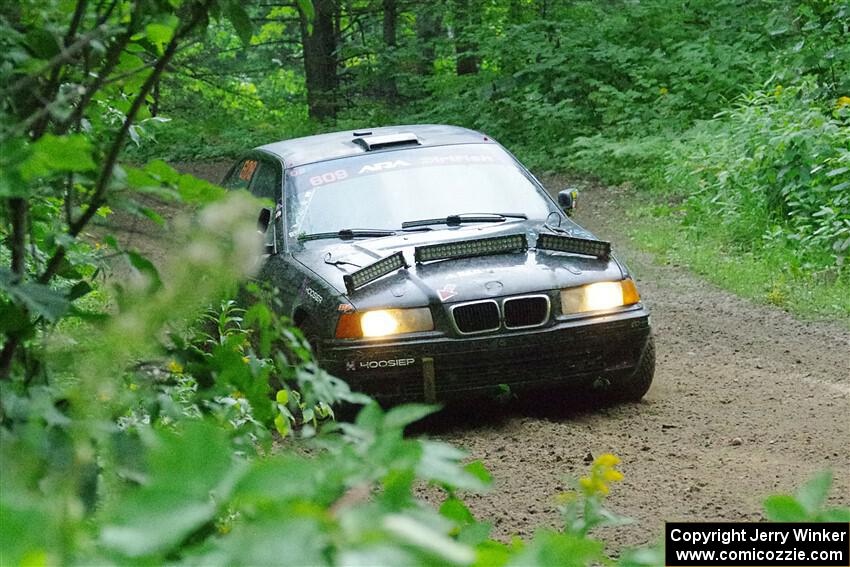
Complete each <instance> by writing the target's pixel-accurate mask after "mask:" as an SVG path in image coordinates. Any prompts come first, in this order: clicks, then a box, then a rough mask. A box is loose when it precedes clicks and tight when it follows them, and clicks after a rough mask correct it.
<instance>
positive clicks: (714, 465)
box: [181, 165, 850, 549]
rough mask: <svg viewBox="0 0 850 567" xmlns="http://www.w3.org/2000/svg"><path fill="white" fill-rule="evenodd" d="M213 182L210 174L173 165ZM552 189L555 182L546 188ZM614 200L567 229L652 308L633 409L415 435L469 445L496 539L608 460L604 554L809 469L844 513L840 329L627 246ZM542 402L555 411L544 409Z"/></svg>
mask: <svg viewBox="0 0 850 567" xmlns="http://www.w3.org/2000/svg"><path fill="white" fill-rule="evenodd" d="M181 169H183V170H184V171H185V170H189V171H191V172H192V173H194V174H196V175H199V176H202V177H207V178H210V179H211V180H213V181H218V180H220V177H221V175H222V173H223V168H222V167H221V165H211V166H206V165H194V166H192V167H184V168H181ZM559 185H560V184H555V183H553V186H559ZM623 201H624V200H623V194H622V193H618V192H617V191H616V190H613V189H608V188H593V189H591V190H589V191H586V192H584V193H583V194H582V198H581V208H580V211H579V214H578V220H579V221H580V222H581V223H582V224H584V225H585V226H586V227H587V228H589V229H591V230H592V231H593V232H594V233H596V234H597V235H598V236H599V237H601V238H605V239H609V240H612V241H613V242H614V243H615V251H616V252H617V254H618V255H619V256H620V257H621V258H624V259H625V260H626V261H627V263H628V264H629V265H630V267H631V269H632V270H633V271H634V272H635V273H636V275H637V278H638V283H639V286H640V290H641V292H642V294H643V296H644V299H645V301H646V302H647V303H648V304H649V306H650V307H651V309H652V321H653V325H654V330H655V334H656V344H657V349H658V369H657V373H656V377H655V383H654V385H653V387H652V389H651V390H650V391H649V394H648V395H647V396H646V398H645V399H644V401H643V402H641V403H640V404H632V405H625V406H620V407H613V408H603V409H599V408H596V409H588V408H586V407H583V406H582V405H581V404H576V403H570V402H569V400H568V399H567V394H565V400H564V404H563V406H564V407H563V408H557V406H558V405H559V404H555V406H556V410H555V411H552V408H551V407H550V408H548V409H540V408H535V407H534V406H533V404H532V406H531V407H529V406H528V405H526V406H521V407H514V406H508V407H507V408H504V407H498V406H497V407H490V406H485V407H479V408H473V409H471V410H470V409H469V408H467V409H465V410H461V411H458V410H455V411H453V412H450V413H449V414H447V415H444V416H440V417H439V418H438V419H437V420H435V421H437V423H436V424H431V425H430V426H428V427H427V428H426V429H427V430H426V433H428V434H430V435H432V436H435V437H439V438H441V439H444V440H447V441H450V442H452V443H455V444H457V445H459V446H462V447H464V448H466V449H467V450H468V451H469V452H470V453H471V456H472V457H473V458H476V459H480V460H482V461H483V462H484V463H485V465H486V466H487V467H488V469H489V470H490V471H491V472H492V474H493V476H494V478H495V487H494V490H492V491H491V492H490V493H489V494H484V495H470V496H469V497H468V501H469V503H470V504H471V507H472V509H473V512H474V513H475V514H476V515H477V516H478V517H479V518H481V519H489V520H490V521H492V522H493V523H494V535H496V536H497V537H508V536H510V535H511V534H514V533H518V534H520V535H530V534H531V533H532V532H533V530H534V528H535V526H539V525H550V526H553V527H555V526H557V525H558V523H559V518H558V515H557V512H556V510H555V500H554V497H555V495H556V494H557V493H558V491H559V490H562V489H564V488H565V487H566V486H567V485H566V483H565V482H564V478H565V477H567V476H578V475H581V474H582V473H584V471H585V470H586V469H587V463H586V460H588V459H589V458H591V457H590V455H593V456H596V455H599V454H602V453H606V452H611V453H614V454H616V455H618V456H619V457H620V458H621V459H622V464H621V467H620V468H621V469H622V471H623V472H624V473H625V480H624V481H623V482H622V483H620V484H619V485H617V486H615V487H614V488H613V490H612V494H611V496H610V500H609V504H610V507H611V508H613V509H614V510H616V511H617V512H619V513H621V514H625V515H627V516H630V517H632V518H634V519H635V520H636V523H635V524H633V525H631V526H627V527H622V528H616V529H611V530H610V531H608V532H606V533H602V534H600V535H601V536H602V537H605V538H606V539H608V540H609V541H610V542H611V544H612V548H614V549H617V548H619V547H621V546H622V545H636V544H641V543H645V542H651V541H655V540H656V538H658V537H659V535H660V534H661V533H662V531H663V522H664V520H756V519H759V518H760V510H761V501H762V499H763V498H764V497H765V496H767V495H769V494H773V493H777V492H791V491H793V490H794V489H795V488H796V487H798V486H799V485H800V484H801V483H803V482H804V481H805V480H806V479H807V478H809V477H810V476H811V475H812V474H814V473H815V472H817V471H820V470H822V469H824V468H830V469H832V471H833V472H834V475H835V484H834V487H833V492H832V497H831V501H832V503H834V504H842V505H850V450H848V447H850V333H848V332H847V331H846V330H845V329H844V328H842V327H839V326H837V325H831V324H828V323H811V322H800V321H798V320H796V319H795V318H793V317H792V316H790V315H788V314H786V313H784V312H783V311H780V310H778V309H776V308H771V307H766V306H760V305H755V304H752V303H750V302H748V301H745V300H742V299H739V298H737V297H735V296H733V295H731V294H729V293H726V292H724V291H721V290H718V289H717V288H715V287H713V286H711V285H709V284H707V283H705V282H704V281H702V280H700V279H699V278H698V277H695V276H693V275H691V274H690V273H689V272H688V271H687V270H686V269H684V268H680V267H676V266H667V265H661V264H659V263H657V262H656V261H655V260H654V258H653V257H652V256H651V255H647V254H644V253H641V252H638V251H637V249H636V247H635V246H634V244H633V243H632V242H630V240H629V238H628V235H627V234H626V233H627V227H624V226H622V225H621V224H620V223H619V222H618V221H616V220H614V219H620V218H622V215H620V214H618V210H621V208H622V207H623ZM550 405H551V404H550Z"/></svg>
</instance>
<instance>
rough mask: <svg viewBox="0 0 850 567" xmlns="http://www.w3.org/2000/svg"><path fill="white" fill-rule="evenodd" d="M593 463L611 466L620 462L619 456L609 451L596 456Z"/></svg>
mask: <svg viewBox="0 0 850 567" xmlns="http://www.w3.org/2000/svg"><path fill="white" fill-rule="evenodd" d="M593 464H594V465H599V466H601V467H613V466H616V465H618V464H620V458H619V457H617V456H616V455H612V454H611V453H605V454H604V455H600V456H598V457H596V460H595V461H593Z"/></svg>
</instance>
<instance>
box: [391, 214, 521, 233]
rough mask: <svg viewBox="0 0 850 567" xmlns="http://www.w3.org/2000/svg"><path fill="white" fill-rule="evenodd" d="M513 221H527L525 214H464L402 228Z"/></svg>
mask: <svg viewBox="0 0 850 567" xmlns="http://www.w3.org/2000/svg"><path fill="white" fill-rule="evenodd" d="M509 218H511V219H527V218H528V215H526V214H525V213H462V214H459V215H449V216H447V217H445V218H441V219H422V220H412V221H405V222H403V223H401V228H403V229H404V228H413V227H415V226H427V225H430V224H445V225H448V226H457V225H459V224H462V223H467V222H505V221H506V220H508V219H509Z"/></svg>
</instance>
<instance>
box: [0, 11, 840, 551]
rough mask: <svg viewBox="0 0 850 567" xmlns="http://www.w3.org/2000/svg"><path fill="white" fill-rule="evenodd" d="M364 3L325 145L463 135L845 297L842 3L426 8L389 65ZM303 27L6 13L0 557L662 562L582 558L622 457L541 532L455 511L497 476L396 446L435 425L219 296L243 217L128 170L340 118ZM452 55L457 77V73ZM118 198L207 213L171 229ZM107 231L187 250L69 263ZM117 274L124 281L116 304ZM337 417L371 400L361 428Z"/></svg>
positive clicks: (207, 17)
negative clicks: (414, 132) (600, 184)
mask: <svg viewBox="0 0 850 567" xmlns="http://www.w3.org/2000/svg"><path fill="white" fill-rule="evenodd" d="M370 6H371V5H369V6H367V5H366V4H362V3H357V2H355V3H353V4H350V5H347V6H346V7H345V10H343V11H341V12H340V13H339V18H338V20H337V21H336V22H335V25H337V26H338V28H339V29H337V30H336V31H337V32H338V34H339V39H340V41H341V42H342V44H341V45H340V46H339V51H338V53H339V54H340V65H339V66H340V69H339V71H340V72H339V75H340V77H339V78H340V79H341V81H340V84H341V86H340V91H341V92H340V93H336V94H339V95H340V96H339V97H338V98H340V99H342V100H345V101H346V106H345V107H344V108H343V109H342V110H341V112H340V119H339V125H352V126H355V125H356V126H362V125H363V124H364V122H371V123H378V122H402V121H406V120H411V121H414V120H415V121H447V122H455V123H460V124H466V125H469V126H473V127H476V128H481V129H484V130H487V131H488V132H490V133H493V134H495V135H497V136H498V137H500V138H501V139H503V141H505V142H507V143H509V144H510V145H511V146H512V147H517V148H520V150H521V153H522V155H523V157H525V158H527V159H529V160H530V162H531V163H533V164H535V165H537V166H541V167H542V166H544V165H545V166H546V167H550V168H560V167H565V166H572V167H575V168H578V169H580V170H583V171H589V172H595V173H596V174H599V175H604V176H608V177H609V178H612V179H616V180H618V181H631V182H633V183H636V184H639V185H640V186H641V187H642V188H649V189H652V190H654V191H655V192H657V193H659V194H663V195H667V196H671V197H678V198H680V197H681V196H684V197H685V199H683V200H681V205H672V206H667V207H656V208H655V209H653V211H651V214H652V215H660V216H663V217H664V218H665V219H666V220H668V221H670V222H668V223H667V224H664V225H663V226H668V227H670V226H674V227H675V231H676V232H675V234H676V235H679V234H681V232H682V231H684V232H685V234H686V235H687V237H688V238H691V239H700V238H703V239H705V238H710V239H711V241H712V242H717V243H719V245H718V247H717V249H720V248H722V245H729V244H730V243H734V244H735V245H736V246H737V247H738V248H737V249H738V250H740V251H742V252H743V253H745V254H749V255H750V256H749V257H753V258H754V257H756V256H759V255H760V256H762V257H768V258H773V257H778V258H780V259H781V262H783V263H784V264H786V266H785V268H783V269H784V270H785V271H784V272H783V271H782V270H773V272H774V273H777V272H778V273H781V274H783V276H784V275H786V274H787V275H788V277H797V276H799V275H801V274H802V275H808V276H810V275H811V274H813V273H814V274H820V275H822V276H823V277H824V278H832V280H833V281H834V282H837V283H838V285H843V284H842V282H845V283H846V271H845V262H844V258H845V257H846V255H847V254H846V251H847V249H848V245H849V244H848V243H850V234H848V230H850V228H848V226H849V225H850V220H848V197H847V196H848V191H847V190H848V183H850V178H848V171H849V170H848V168H850V163H848V160H850V157H848V156H850V147H848V145H847V144H848V139H850V137H848V136H847V125H848V122H847V121H848V114H847V113H848V109H850V99H848V98H847V96H848V89H850V86H849V85H848V84H847V82H846V80H847V79H846V78H847V77H848V76H850V74H848V73H847V63H846V62H847V61H848V59H850V58H848V57H847V54H848V53H847V49H848V46H847V44H846V41H845V39H846V37H845V36H846V26H847V22H848V13H850V11H848V5H847V3H846V2H820V1H815V0H811V1H805V2H795V3H791V2H778V3H762V4H758V3H750V4H744V5H742V4H741V3H740V2H733V1H731V0H730V1H723V2H709V1H708V0H700V1H698V2H690V3H688V4H687V5H682V6H677V7H676V8H675V9H671V8H670V3H669V2H664V1H661V0H653V1H647V2H637V3H635V2H627V3H598V2H584V1H583V2H571V3H557V5H556V6H550V5H549V3H544V4H543V5H541V4H540V3H539V2H535V1H532V0H519V1H517V2H511V3H480V2H472V3H471V6H472V10H471V11H470V13H460V12H459V11H456V10H452V9H446V8H451V7H452V6H454V4H449V3H425V4H423V5H422V6H419V5H416V6H413V7H405V8H404V9H403V10H402V14H401V16H400V17H399V22H398V23H399V27H400V29H399V32H398V33H397V34H396V35H397V38H398V45H386V41H385V40H384V39H385V38H384V37H383V36H382V34H381V33H379V31H378V30H379V29H381V28H382V24H383V22H382V21H380V19H379V18H378V17H377V15H376V14H378V12H377V11H375V10H373V9H365V8H370ZM443 12H445V13H443ZM300 14H305V15H306V16H307V17H308V18H310V17H312V15H313V14H314V10H313V9H312V4H311V3H310V2H309V1H307V0H299V1H298V2H297V8H296V7H293V6H254V5H246V4H244V3H241V2H236V1H235V0H191V1H185V0H184V1H183V2H153V3H152V2H136V1H133V0H119V1H117V2H107V3H90V2H84V1H80V2H77V3H68V2H59V1H49V2H42V1H34V0H32V1H25V2H18V3H7V4H4V6H3V8H2V9H0V32H1V33H0V47H2V50H0V79H2V81H0V82H2V84H3V85H4V87H3V90H2V92H1V93H0V94H2V100H0V118H2V123H0V199H2V208H1V209H0V214H2V219H3V224H2V225H0V237H2V238H1V239H2V246H0V260H2V261H3V262H4V263H6V264H8V265H9V268H5V267H4V268H1V269H0V332H2V333H3V337H4V343H3V350H2V356H0V540H2V542H3V551H2V555H0V563H2V564H4V565H5V564H12V565H16V564H109V563H116V564H161V563H169V564H199V565H217V564H221V565H238V564H245V565H256V564H270V563H286V562H292V563H297V564H315V565H325V564H328V565H331V564H346V565H352V564H354V565H375V564H434V563H440V564H457V565H488V566H489V565H496V566H498V565H538V564H540V565H542V564H546V565H550V564H558V565H562V564H566V565H597V564H606V565H615V564H620V565H623V566H626V565H660V564H661V563H662V558H661V556H660V554H659V551H658V549H644V550H638V551H634V552H625V553H623V554H622V556H621V558H620V559H619V560H617V561H612V560H610V559H609V558H608V557H607V556H606V553H605V546H604V543H603V542H602V541H601V540H599V539H596V537H595V533H596V532H595V530H597V529H598V528H601V527H604V526H615V525H619V524H622V523H624V522H625V521H626V519H624V518H621V517H619V516H617V515H616V514H614V513H613V512H611V511H609V510H607V508H606V507H605V497H606V495H607V494H608V491H609V485H610V483H612V482H615V481H617V480H619V479H620V478H621V477H622V474H621V473H620V472H619V471H617V470H616V468H615V467H616V465H617V460H616V457H614V456H612V455H603V456H602V457H600V458H599V459H597V461H596V462H594V464H593V465H592V467H591V469H590V471H589V473H588V475H587V476H586V477H583V478H581V479H579V480H578V481H577V482H576V483H574V489H573V490H571V491H568V492H566V493H564V494H562V495H559V496H558V497H557V501H558V504H559V507H560V511H561V513H562V517H563V528H562V529H560V530H553V529H540V530H538V531H537V532H536V533H535V535H534V537H533V538H531V539H530V540H528V541H522V540H520V539H519V538H515V539H514V540H513V541H512V542H511V543H510V544H505V543H503V542H498V541H495V540H492V539H490V538H489V531H490V526H489V524H487V523H486V521H481V520H480V519H478V518H476V517H475V516H474V515H473V514H472V513H471V511H470V510H469V508H468V507H467V506H466V505H465V504H464V502H463V496H464V494H465V492H467V491H480V490H486V489H488V488H489V487H490V485H491V478H490V475H489V473H488V472H487V470H486V469H485V468H484V466H483V465H482V464H481V463H480V462H471V463H470V462H467V461H468V457H467V455H466V454H465V453H464V452H463V451H462V450H460V449H458V448H455V447H453V446H451V445H448V444H445V443H442V442H437V441H433V440H429V439H425V438H414V437H408V436H405V428H406V427H407V426H409V425H410V424H411V423H414V422H415V421H417V420H419V419H421V418H423V417H425V416H427V415H429V414H431V413H432V412H434V411H435V410H436V408H434V407H432V406H420V405H413V406H400V407H396V408H392V409H390V410H389V411H385V410H383V409H382V408H381V407H380V406H378V405H377V404H376V403H374V402H371V401H370V400H368V399H367V398H365V397H363V396H361V395H358V394H356V393H353V392H351V391H350V389H349V388H348V386H347V385H346V384H345V383H344V382H342V381H340V380H338V379H337V378H335V377H333V376H330V375H328V374H327V373H326V372H324V371H322V370H321V368H319V367H318V365H317V363H316V361H315V359H314V358H313V355H312V353H311V351H310V348H309V345H308V343H307V342H306V341H305V340H304V337H303V336H302V335H301V333H300V332H299V331H298V330H297V329H294V328H292V327H291V325H290V323H289V322H288V321H286V320H285V319H283V318H281V317H279V316H278V315H277V313H278V312H279V310H278V309H277V306H276V305H275V302H276V301H277V299H276V295H277V294H276V292H275V290H265V289H260V288H258V287H257V286H254V285H250V284H249V285H245V286H244V288H243V289H242V291H241V292H240V293H239V294H238V300H236V299H229V298H230V297H232V296H233V295H234V290H235V289H236V288H237V286H238V285H239V282H240V281H243V280H244V279H245V278H246V277H247V276H248V275H250V273H251V272H252V270H253V269H255V267H256V262H257V258H256V255H257V254H256V253H257V251H258V249H259V242H258V238H257V234H256V230H255V223H254V222H253V221H255V218H256V215H255V212H256V207H257V204H256V203H255V202H253V201H251V200H249V199H247V198H246V197H244V196H241V195H227V194H225V193H224V192H223V190H221V189H220V188H217V187H215V186H212V185H210V184H208V183H206V182H203V181H200V180H197V179H195V178H192V177H191V176H186V175H181V174H179V173H177V172H176V171H174V170H173V169H171V168H170V167H169V166H168V165H166V164H165V163H164V162H162V161H157V160H153V161H149V158H152V157H156V156H160V157H167V158H170V159H200V158H214V157H221V156H226V155H229V154H232V153H235V152H237V151H241V150H243V149H244V148H245V147H247V146H251V145H257V144H260V143H263V142H267V141H272V140H276V139H280V138H284V137H294V136H297V135H301V134H310V133H314V132H316V131H319V130H321V129H326V128H328V129H330V128H334V127H335V126H334V125H332V124H322V125H318V124H312V123H309V122H308V121H307V120H306V116H307V110H306V106H305V105H304V104H303V99H304V95H305V94H306V91H305V87H304V83H303V72H302V71H301V69H300V65H301V60H300V58H301V46H300V45H299V43H300V42H298V41H291V40H290V37H292V36H294V35H295V34H296V33H299V32H300V28H301V27H302V26H303V28H304V29H305V30H306V31H308V32H309V30H310V28H311V24H310V22H309V21H306V22H302V20H301V16H300ZM253 20H261V21H263V22H264V24H263V26H262V27H261V28H259V29H253V27H252V21H253ZM426 23H427V24H428V25H427V26H426V25H425V24H426ZM449 27H451V29H452V33H451V34H449V33H446V32H447V30H448V29H449ZM424 28H428V29H427V30H425V31H427V32H428V33H425V32H423V29H424ZM461 28H463V29H461ZM352 30H356V32H354V31H352ZM429 30H430V31H429ZM381 31H383V30H381ZM202 32H204V33H205V35H203V36H202V35H201V34H202ZM461 44H462V45H461ZM459 47H461V48H462V49H458V48H459ZM458 52H460V55H461V56H462V57H466V58H472V59H474V60H475V63H476V65H474V66H473V67H477V69H478V70H477V72H475V73H467V74H461V75H458V74H457V65H456V59H457V58H458ZM428 53H430V54H431V55H428ZM777 61H782V62H783V63H782V65H781V69H780V72H774V71H773V70H772V69H771V67H772V66H774V65H775V64H776V62H777ZM771 75H772V76H773V77H772V78H771V80H770V81H768V83H766V84H768V85H769V87H762V86H761V85H762V84H765V83H764V81H766V80H767V79H768V78H770V76H771ZM388 76H391V77H392V79H393V80H394V85H395V89H396V92H392V91H391V90H388V89H387V77H388ZM842 81H843V82H842ZM780 83H781V84H785V85H786V88H785V89H777V88H775V85H776V84H780ZM788 85H792V86H788ZM765 88H766V89H767V90H765ZM376 99H379V100H378V101H376ZM730 106H731V108H730ZM161 112H165V114H167V115H170V116H171V117H172V120H170V121H169V120H168V119H166V118H165V117H163V116H158V115H157V114H159V113H161ZM718 113H720V114H719V115H718ZM715 115H717V116H716V117H715ZM671 142H675V143H671ZM119 157H128V158H131V160H132V161H134V162H136V165H135V166H129V165H122V164H120V163H119ZM143 162H147V163H146V165H140V163H143ZM141 196H154V197H156V198H159V199H165V200H171V201H174V202H184V203H190V204H195V205H198V206H203V208H201V209H200V210H198V211H197V214H194V215H192V216H191V217H188V218H186V219H183V220H181V221H179V222H176V223H174V225H173V226H167V225H166V223H165V221H164V219H162V218H160V217H159V215H158V214H157V213H156V212H155V211H154V210H152V209H151V208H149V207H147V206H146V205H145V204H144V201H143V200H142V199H140V198H139V197H141ZM113 210H123V211H125V212H127V213H129V214H132V215H141V216H145V217H147V218H149V219H152V220H154V221H156V222H157V223H158V224H160V225H161V226H163V227H164V228H168V229H169V230H171V231H172V232H171V233H170V236H171V237H173V239H174V241H175V242H179V243H180V247H179V248H177V249H174V250H172V251H170V252H169V253H168V254H166V258H167V261H166V262H165V263H164V264H163V265H157V264H155V263H154V262H153V261H152V260H151V259H149V258H146V257H145V256H143V255H142V254H141V253H140V252H139V251H137V250H133V249H130V248H127V247H126V246H125V245H123V244H121V243H119V242H118V239H116V238H115V237H113V236H111V235H108V234H104V235H102V238H101V236H100V235H98V240H99V241H102V242H104V243H106V246H103V245H101V244H100V243H97V244H93V243H92V240H93V239H92V238H91V235H90V234H88V232H87V230H88V228H89V227H90V225H91V223H92V221H93V219H95V218H100V217H108V216H109V215H110V214H111V211H113ZM642 212H645V211H644V210H643V209H639V211H638V213H639V214H641V213H642ZM679 217H681V218H679ZM718 217H720V218H721V220H722V222H720V223H718V222H716V219H717V218H718ZM671 219H672V220H671ZM715 225H716V226H718V227H719V228H712V229H711V230H709V228H708V227H710V226H715ZM671 230H672V229H671ZM656 231H657V228H656ZM653 234H655V235H656V236H657V232H656V233H653ZM668 248H670V246H668ZM109 256H113V257H116V256H118V257H122V258H123V259H125V260H126V262H127V264H128V265H129V266H131V268H132V274H131V277H127V278H123V279H122V281H121V284H120V285H113V286H112V289H111V290H110V289H108V287H107V286H106V285H105V283H104V281H103V280H102V279H101V278H100V276H101V274H103V273H104V272H106V271H109V269H110V266H111V263H110V262H109ZM788 258H791V259H792V260H793V261H786V260H787V259H788ZM711 259H712V260H714V257H711ZM715 265H716V264H715ZM731 269H734V266H732V268H731ZM721 271H722V270H721ZM762 281H767V280H766V278H762ZM769 293H775V295H774V296H773V297H774V299H775V300H776V301H775V302H777V303H781V301H780V299H781V296H782V294H783V293H785V292H783V291H782V288H773V289H771V290H770V291H769ZM788 295H792V294H791V293H790V292H789V293H788ZM842 297H843V300H844V301H845V304H846V298H847V297H848V295H847V294H843V295H842ZM222 298H224V299H222ZM209 305H217V306H218V307H217V308H215V309H209V307H208V306H209ZM199 314H200V315H199ZM340 402H344V403H347V404H349V405H357V404H362V405H363V408H362V409H361V410H360V411H359V413H358V414H357V417H356V419H355V420H354V422H353V423H348V422H337V421H336V420H335V415H334V410H333V409H332V408H333V406H334V404H338V403H340ZM830 483H831V477H829V476H828V475H827V474H824V475H820V476H817V477H815V478H814V479H813V480H812V481H810V482H809V483H808V484H806V485H805V486H804V487H803V488H802V489H801V490H800V491H799V492H798V493H797V494H796V495H795V496H774V497H771V498H769V499H768V500H767V501H766V502H765V512H766V515H767V517H768V518H769V519H773V520H795V521H796V520H806V521H808V520H815V521H821V520H832V521H847V518H848V512H847V511H846V510H844V509H827V508H825V504H824V503H825V496H826V494H827V491H828V489H829V486H830ZM423 485H428V486H429V490H430V491H431V493H432V494H435V495H439V496H440V497H441V498H440V500H441V502H440V503H439V505H438V506H432V505H431V504H429V503H427V502H425V501H424V500H422V499H421V498H420V497H419V490H417V489H418V488H419V487H421V486H423Z"/></svg>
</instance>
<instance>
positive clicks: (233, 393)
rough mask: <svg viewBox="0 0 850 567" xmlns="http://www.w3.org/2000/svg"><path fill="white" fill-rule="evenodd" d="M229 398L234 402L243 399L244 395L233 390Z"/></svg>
mask: <svg viewBox="0 0 850 567" xmlns="http://www.w3.org/2000/svg"><path fill="white" fill-rule="evenodd" d="M230 397H231V398H233V399H234V400H238V399H239V398H244V397H245V395H244V394H243V393H242V392H240V391H239V390H233V391H232V392H230Z"/></svg>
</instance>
